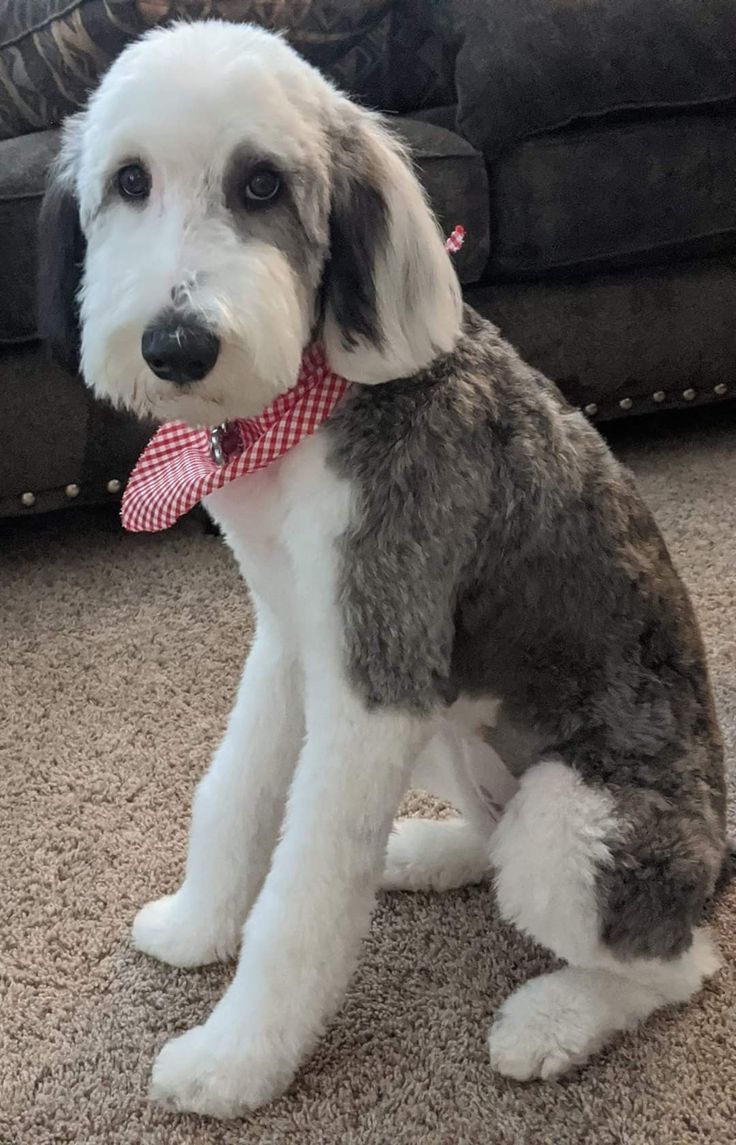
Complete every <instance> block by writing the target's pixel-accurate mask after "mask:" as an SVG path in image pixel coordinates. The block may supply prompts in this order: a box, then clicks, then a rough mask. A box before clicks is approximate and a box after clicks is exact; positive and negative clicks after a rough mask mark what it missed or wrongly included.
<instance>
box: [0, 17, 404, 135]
mask: <svg viewBox="0 0 736 1145" xmlns="http://www.w3.org/2000/svg"><path fill="white" fill-rule="evenodd" d="M391 7H392V0H72V2H70V0H12V2H11V3H7V4H4V5H0V139H9V138H11V137H12V136H15V135H22V134H24V133H26V132H28V131H40V130H43V129H44V128H48V127H53V126H56V125H57V124H59V123H60V122H61V120H62V119H63V118H64V116H65V115H68V114H69V113H70V112H72V111H74V110H75V108H77V107H78V106H79V105H80V104H81V103H83V102H84V99H85V96H86V95H87V93H88V92H89V91H90V90H91V89H92V88H93V87H94V86H95V84H96V82H97V80H98V78H99V76H100V75H101V74H102V72H103V71H104V70H105V68H106V67H107V66H108V65H109V64H110V62H111V61H112V60H113V59H114V58H115V56H116V55H117V54H118V53H119V52H120V50H121V49H122V48H123V46H124V45H125V44H126V43H127V42H128V41H129V40H131V39H133V38H134V37H136V36H138V35H140V34H141V33H143V32H145V31H147V30H148V29H149V28H151V27H153V26H154V25H156V24H163V23H167V22H168V21H170V20H174V19H178V18H183V19H187V20H196V19H204V18H206V17H220V18H222V19H225V20H232V21H234V22H243V21H251V22H252V23H255V24H261V25H263V26H264V27H269V28H279V29H285V31H286V35H287V38H288V39H289V41H290V42H291V43H292V44H293V45H294V47H295V48H297V50H298V51H300V52H301V53H302V55H304V56H305V57H306V58H307V59H308V60H310V62H311V63H313V64H316V65H317V67H320V68H322V69H324V70H325V71H326V72H327V73H328V74H329V75H330V76H332V78H333V79H334V80H336V82H337V83H339V84H340V85H341V86H342V87H344V88H346V89H347V90H349V91H351V92H354V93H355V94H357V95H360V96H361V97H362V98H363V99H365V100H367V101H368V102H370V103H373V104H376V105H377V106H384V107H385V106H387V102H386V101H387V99H388V90H389V85H388V74H387V68H388V60H389V50H388V44H389V41H390V39H391V35H390V29H391V19H392V14H391Z"/></svg>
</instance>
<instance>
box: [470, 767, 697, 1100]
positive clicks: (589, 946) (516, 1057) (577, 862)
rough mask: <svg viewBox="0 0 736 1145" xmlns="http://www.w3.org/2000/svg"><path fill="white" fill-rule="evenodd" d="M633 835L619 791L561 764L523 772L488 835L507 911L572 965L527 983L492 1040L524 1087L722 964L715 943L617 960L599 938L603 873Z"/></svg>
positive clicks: (499, 1063)
mask: <svg viewBox="0 0 736 1145" xmlns="http://www.w3.org/2000/svg"><path fill="white" fill-rule="evenodd" d="M622 830H625V824H622V823H621V822H620V821H619V820H617V819H616V817H615V815H614V808H613V800H612V798H611V796H610V795H609V794H608V793H606V792H604V791H600V790H594V789H593V788H591V787H588V786H586V785H585V784H584V783H583V782H582V780H581V779H580V778H579V776H577V775H576V774H575V772H574V771H573V770H572V769H571V768H569V767H567V766H566V765H565V764H564V763H562V762H560V761H547V762H543V763H539V764H537V765H536V766H535V767H532V768H530V770H529V771H528V772H527V773H526V774H525V775H524V778H523V779H522V781H521V787H520V790H519V792H518V793H517V794H516V795H515V796H514V798H513V799H512V800H511V802H510V804H509V806H508V807H507V809H506V813H505V815H504V817H503V819H502V820H501V823H500V825H499V827H498V829H497V830H496V832H495V833H494V835H493V837H492V840H491V855H492V859H493V862H494V865H495V868H496V888H497V894H498V904H499V908H500V910H501V913H502V915H503V916H504V917H505V918H506V919H507V920H508V921H510V922H514V923H516V925H517V926H518V927H520V929H521V930H523V931H524V932H525V933H526V934H528V935H529V936H530V937H531V938H533V939H535V940H536V941H537V942H541V943H543V944H544V945H545V946H547V947H548V948H549V949H550V950H552V951H553V953H554V954H556V955H557V956H558V957H560V958H564V959H566V960H567V961H568V962H570V963H571V965H570V966H569V967H566V968H565V969H563V970H557V971H555V972H553V973H551V974H544V975H541V976H540V977H539V978H535V979H533V980H532V981H531V982H527V983H526V984H525V985H523V986H521V987H519V989H518V990H516V991H515V992H514V993H513V994H512V995H511V997H510V998H509V999H508V1000H507V1001H506V1002H505V1004H504V1005H503V1006H502V1007H501V1010H500V1011H499V1014H498V1016H497V1018H496V1021H495V1023H494V1025H493V1027H492V1029H491V1033H490V1036H489V1043H488V1044H489V1050H490V1056H491V1064H492V1065H493V1066H494V1068H496V1069H497V1070H499V1072H500V1073H504V1074H507V1075H508V1076H509V1077H514V1078H516V1079H517V1080H527V1079H530V1078H533V1077H542V1078H552V1077H557V1076H558V1075H559V1074H562V1073H564V1072H566V1071H567V1070H569V1069H571V1068H572V1067H574V1066H576V1065H580V1064H582V1063H583V1062H584V1061H586V1060H587V1059H588V1057H590V1055H591V1054H592V1053H594V1052H595V1051H596V1050H598V1049H600V1047H601V1046H602V1045H604V1044H605V1043H606V1042H607V1041H608V1040H609V1039H610V1038H611V1037H612V1036H613V1035H614V1034H615V1033H617V1032H618V1031H621V1030H627V1029H633V1028H634V1027H635V1026H636V1025H638V1024H639V1022H641V1021H643V1020H644V1019H645V1018H646V1017H648V1016H649V1014H651V1013H652V1012H653V1011H654V1010H656V1009H659V1008H660V1007H661V1006H666V1005H669V1004H671V1003H676V1002H684V1001H686V1000H687V999H688V998H689V997H690V996H691V995H692V994H693V993H695V991H696V990H698V989H700V987H701V985H702V983H703V981H704V979H705V978H707V977H709V976H710V975H711V974H713V973H714V972H715V971H716V970H717V969H718V965H719V960H718V956H717V955H716V953H715V951H714V949H713V947H712V944H711V942H710V939H709V937H708V936H707V934H706V933H705V932H704V931H701V932H699V933H697V934H696V935H695V939H694V942H693V945H692V947H691V948H690V949H689V950H688V951H686V952H685V953H684V954H682V955H680V957H679V958H676V959H673V960H672V961H669V962H665V961H662V960H660V959H631V960H630V961H621V960H619V959H617V958H616V957H615V956H614V955H613V954H612V953H611V952H610V951H609V950H608V949H607V948H606V947H604V946H603V945H602V943H601V942H600V939H599V934H598V930H599V924H598V909H597V903H596V893H595V880H596V871H597V869H599V868H600V867H601V866H602V865H605V864H606V863H607V862H608V861H609V860H610V852H609V849H608V846H607V841H612V840H613V839H615V838H616V837H617V836H618V835H619V833H620V832H621V831H622Z"/></svg>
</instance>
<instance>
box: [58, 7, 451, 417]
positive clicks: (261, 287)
mask: <svg viewBox="0 0 736 1145" xmlns="http://www.w3.org/2000/svg"><path fill="white" fill-rule="evenodd" d="M39 294H40V305H41V327H42V332H43V333H44V334H45V335H46V336H47V338H48V339H49V341H50V342H51V343H52V346H53V348H54V349H55V351H56V353H57V354H58V355H59V356H60V357H62V358H64V359H65V360H66V361H67V362H70V361H71V362H73V361H74V360H75V356H76V355H78V361H79V363H80V365H81V370H82V373H83V374H84V376H85V378H86V380H87V382H88V384H89V385H90V386H92V387H93V388H94V389H95V391H96V392H97V393H98V394H100V395H103V396H106V397H108V398H110V399H112V401H113V402H115V403H118V404H124V405H127V406H129V407H131V408H133V409H135V410H136V411H137V412H138V413H140V414H143V415H148V416H153V417H157V418H161V419H165V418H172V417H173V418H182V419H185V420H188V421H190V422H191V423H193V424H213V423H216V422H220V421H223V420H225V419H228V418H234V417H248V416H251V415H253V414H255V413H258V412H260V410H261V409H262V408H263V407H264V405H266V404H267V403H268V402H269V401H271V400H272V399H273V397H274V396H275V395H276V394H277V393H280V392H282V391H284V390H286V389H288V388H289V387H290V386H291V385H293V384H294V382H295V380H296V376H297V372H298V367H299V362H300V359H301V355H302V351H303V349H304V347H305V346H306V345H307V344H308V343H309V342H310V340H312V339H313V338H315V337H316V338H319V339H321V340H322V341H323V343H324V345H325V349H326V351H327V356H328V359H329V361H330V364H331V366H332V368H333V369H334V370H336V371H337V372H338V373H341V374H343V375H344V376H345V377H347V378H349V379H351V380H353V381H358V382H366V383H375V382H383V381H386V380H388V379H390V378H395V377H402V376H406V375H409V374H412V373H415V372H416V371H417V370H419V369H421V368H422V367H423V366H425V365H427V364H428V363H429V362H430V361H431V360H432V358H434V357H435V356H436V355H437V354H438V353H442V352H446V351H448V350H450V349H451V348H452V346H453V344H454V342H455V340H456V338H457V335H458V331H459V326H460V291H459V287H458V283H457V278H456V276H455V273H454V271H453V269H452V266H451V263H450V259H449V258H448V256H447V254H446V253H445V251H444V249H443V244H442V238H441V235H440V234H439V231H438V228H437V224H436V222H435V220H434V218H433V216H432V214H431V212H430V211H429V209H428V207H427V205H426V202H425V199H424V196H423V194H422V191H421V189H420V187H419V185H418V184H417V181H416V179H415V177H414V175H413V174H412V172H411V169H410V166H409V164H408V163H407V161H406V158H405V156H404V154H403V152H402V149H401V147H400V146H399V145H398V143H397V142H396V141H395V140H394V139H393V137H392V136H391V135H390V134H389V133H388V132H387V131H386V129H385V128H384V127H383V125H382V123H381V121H380V119H379V118H378V117H377V116H375V115H373V114H372V113H370V112H367V111H364V110H362V109H360V108H358V107H356V106H355V105H354V104H353V103H351V102H350V101H349V100H348V99H347V98H346V97H345V96H343V95H342V94H340V93H339V92H337V91H336V90H335V89H334V88H333V87H332V86H331V85H330V84H329V83H328V82H327V81H326V80H325V79H324V78H323V77H322V76H321V75H320V74H319V73H318V72H317V71H315V70H314V69H313V68H312V67H310V66H309V64H307V63H305V62H304V60H302V59H301V58H300V57H299V56H297V55H296V53H295V52H293V51H292V50H291V48H289V46H288V45H287V44H286V43H285V42H284V41H283V40H282V39H280V38H279V37H278V36H275V35H272V34H270V33H268V32H264V31H262V30H261V29H258V28H255V27H251V26H247V25H233V24H225V23H220V22H218V21H211V22H205V23H199V24H181V25H177V26H175V27H173V28H169V29H166V30H158V31H155V32H153V33H151V34H149V35H148V36H146V37H145V38H144V39H143V40H140V41H138V42H137V43H135V44H133V45H131V46H130V47H129V48H127V49H126V50H125V51H124V52H123V53H122V55H121V56H120V57H119V58H118V60H117V61H116V62H115V63H114V64H113V66H112V67H111V68H110V70H109V72H108V73H107V74H106V76H105V78H104V79H103V80H102V83H101V84H100V87H99V88H98V90H97V91H96V92H95V94H94V95H93V96H92V98H91V100H90V102H89V105H88V107H87V108H86V110H84V111H83V112H81V113H80V114H79V115H76V116H74V117H73V118H72V119H71V120H69V121H68V122H67V124H66V127H65V131H64V142H63V146H62V151H61V154H60V157H59V160H58V162H57V164H56V167H55V170H54V172H53V173H52V177H51V180H50V184H49V189H48V192H47V195H46V199H45V203H44V208H43V211H42V224H41V261H40V279H39Z"/></svg>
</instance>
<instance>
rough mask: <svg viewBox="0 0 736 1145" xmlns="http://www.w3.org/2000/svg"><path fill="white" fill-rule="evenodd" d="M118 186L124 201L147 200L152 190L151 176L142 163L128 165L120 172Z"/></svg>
mask: <svg viewBox="0 0 736 1145" xmlns="http://www.w3.org/2000/svg"><path fill="white" fill-rule="evenodd" d="M117 184H118V190H119V192H120V194H121V195H122V197H123V198H124V199H145V198H146V196H147V195H148V192H149V191H150V190H151V176H150V175H149V174H148V172H147V171H146V169H145V167H143V166H141V164H140V163H128V164H126V166H125V167H121V168H120V170H119V171H118V174H117Z"/></svg>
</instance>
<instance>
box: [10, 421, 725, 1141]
mask: <svg viewBox="0 0 736 1145" xmlns="http://www.w3.org/2000/svg"><path fill="white" fill-rule="evenodd" d="M611 438H612V441H613V443H614V446H615V448H616V449H617V451H618V452H619V453H620V454H621V456H622V457H624V458H625V460H627V461H628V462H629V463H630V464H631V465H632V466H633V468H634V469H635V471H636V473H637V475H638V478H639V481H640V484H641V488H642V490H643V492H644V494H645V496H646V498H647V500H648V501H649V503H650V505H651V506H652V508H653V509H654V511H655V513H656V515H657V518H658V520H659V522H660V524H661V526H662V528H663V530H664V532H665V534H666V538H667V540H668V542H669V545H670V547H671V550H672V552H673V555H674V557H675V559H676V561H677V564H678V565H679V567H680V569H681V571H682V573H683V574H684V576H685V577H686V579H687V581H688V583H689V584H690V587H691V589H692V594H693V597H694V599H695V603H696V606H697V609H698V612H699V615H700V618H701V622H702V626H703V631H704V634H705V638H706V641H707V645H708V650H709V654H710V660H711V666H712V674H713V681H714V686H715V691H716V697H717V703H718V707H719V712H720V716H721V720H722V723H723V727H724V731H725V734H726V740H727V746H728V752H729V758H730V759H731V760H733V759H734V756H735V755H736V742H735V741H736V413H735V412H734V410H733V408H729V407H725V406H722V407H719V408H718V409H717V410H713V411H708V412H706V413H705V414H695V413H693V412H691V411H687V413H686V414H684V415H678V416H673V417H671V418H669V419H666V420H665V421H664V422H663V421H661V420H660V421H658V422H654V423H652V422H649V423H645V422H638V423H636V424H633V425H631V426H622V427H621V426H620V427H618V428H616V429H614V430H612V431H611ZM0 600H1V601H2V612H1V613H0V639H1V646H2V656H1V657H0V696H1V697H2V723H1V724H0V823H1V824H2V829H1V830H0V904H1V907H2V940H1V942H0V1061H1V1062H2V1068H1V1069H0V1142H1V1143H2V1145H47V1143H48V1145H50V1143H54V1145H56V1143H60V1142H69V1143H72V1142H74V1143H75V1145H103V1143H104V1145H184V1143H188V1145H190V1143H196V1145H204V1143H209V1142H218V1143H223V1145H231V1143H232V1145H234V1143H235V1142H237V1143H238V1145H244V1143H245V1145H247V1143H250V1142H254V1143H255V1142H258V1143H259V1145H261V1143H262V1145H270V1143H277V1142H294V1143H295V1145H332V1143H339V1145H384V1143H385V1145H417V1143H423V1145H424V1143H426V1145H496V1143H499V1145H501V1143H503V1145H539V1143H547V1142H549V1143H553V1145H568V1143H570V1145H571V1143H578V1142H593V1143H595V1145H613V1143H625V1145H644V1143H650V1142H654V1143H657V1145H659V1143H662V1145H665V1143H671V1145H686V1143H689V1142H700V1143H702V1142H713V1143H718V1145H724V1143H725V1142H727V1141H733V1140H734V1132H735V1131H734V1125H736V1052H735V1051H734V1046H735V1045H736V1005H734V1000H735V991H734V985H735V981H734V977H735V972H734V967H735V964H736V923H735V919H736V885H735V886H733V887H732V889H730V891H728V892H727V894H726V895H725V896H724V897H723V898H722V899H721V901H720V903H719V904H718V906H717V908H716V909H715V912H714V918H713V923H714V927H715V930H716V933H717V935H718V938H719V942H720V945H721V948H722V950H723V952H724V953H725V955H726V957H727V959H728V961H727V964H726V967H725V969H724V970H723V971H722V972H721V973H720V974H719V976H718V977H717V978H716V979H715V980H714V981H713V982H712V983H711V984H710V985H709V986H708V988H707V989H706V991H705V992H704V994H703V995H702V996H701V997H699V998H698V999H697V1001H696V1002H695V1003H694V1004H693V1005H691V1006H690V1007H689V1008H688V1009H686V1010H682V1011H675V1012H670V1013H666V1014H660V1015H659V1016H657V1017H656V1018H655V1019H654V1020H653V1021H651V1022H650V1023H649V1024H648V1025H647V1026H646V1027H645V1028H644V1029H642V1030H641V1031H639V1032H638V1033H636V1034H635V1035H632V1036H628V1037H626V1038H625V1039H623V1040H622V1041H621V1042H620V1043H619V1044H618V1045H616V1046H615V1047H612V1048H610V1049H609V1050H607V1051H605V1052H604V1053H603V1054H601V1055H600V1056H599V1057H598V1058H597V1059H596V1060H595V1061H594V1062H593V1063H592V1064H591V1065H590V1066H589V1067H588V1068H587V1069H585V1070H584V1071H583V1072H581V1073H580V1074H579V1075H577V1076H574V1077H571V1078H569V1079H568V1080H565V1081H562V1082H559V1083H557V1084H543V1083H535V1084H532V1085H528V1086H521V1085H518V1084H515V1083H512V1082H509V1081H506V1080H504V1079H502V1078H499V1077H497V1076H494V1074H493V1073H492V1072H491V1071H490V1069H489V1067H488V1064H487V1060H486V1053H485V1033H486V1029H487V1027H488V1024H489V1019H490V1016H491V1014H492V1012H493V1010H494V1008H495V1007H496V1006H498V1004H499V1003H500V1002H501V1000H502V999H503V998H504V997H505V995H506V994H508V993H509V991H510V990H511V989H513V987H514V986H515V985H516V984H518V983H519V982H521V981H523V980H525V979H526V978H528V977H529V976H530V975H532V974H536V973H538V972H539V971H540V970H543V969H544V968H545V967H546V966H547V965H548V959H547V956H546V955H545V953H544V952H543V951H541V950H539V949H535V948H534V947H532V946H531V945H530V944H529V943H528V942H526V941H525V940H523V939H522V938H521V937H519V936H518V935H517V934H515V933H514V932H513V930H512V929H510V928H509V927H507V926H505V925H503V924H502V923H501V922H500V921H499V920H498V918H497V916H496V913H495V909H494V905H493V896H492V893H491V890H490V889H489V888H488V887H479V888H473V889H470V890H466V891H460V892H457V893H451V894H448V895H446V896H444V897H433V896H425V895H417V896H411V895H399V894H394V895H386V896H384V897H383V899H382V901H381V903H380V906H379V909H378V912H377V915H376V918H375V922H374V926H373V929H372V932H371V935H370V938H369V939H368V941H367V943H366V946H365V951H364V954H363V958H362V961H361V965H360V970H359V972H358V975H357V977H356V979H355V981H354V983H353V985H352V987H351V990H350V994H349V997H348V999H347V1002H346V1004H345V1007H344V1009H343V1010H342V1012H341V1014H340V1015H339V1017H338V1019H337V1020H336V1022H335V1023H334V1025H333V1027H332V1028H331V1030H330V1032H329V1035H328V1036H327V1038H326V1039H325V1041H324V1042H323V1044H322V1045H321V1046H320V1048H319V1050H318V1051H317V1053H316V1055H315V1056H314V1058H313V1059H312V1061H311V1062H310V1063H309V1064H308V1065H307V1066H306V1068H305V1069H304V1070H303V1072H302V1073H301V1075H300V1076H299V1078H298V1081H297V1083H296V1084H295V1085H294V1086H293V1087H292V1089H291V1091H290V1092H289V1093H288V1094H287V1095H286V1096H285V1097H284V1098H282V1099H281V1100H280V1101H278V1102H277V1103H276V1104H274V1105H273V1106H272V1107H270V1108H268V1109H265V1110H264V1111H262V1112H261V1113H258V1114H256V1115H254V1116H252V1117H251V1118H248V1119H245V1120H244V1121H241V1122H239V1123H236V1124H233V1125H220V1124H218V1123H213V1122H205V1121H202V1120H200V1119H198V1118H196V1117H175V1116H172V1115H170V1114H167V1113H165V1112H162V1111H160V1110H158V1109H156V1108H153V1107H152V1106H150V1105H149V1104H148V1103H147V1101H146V1085H147V1076H148V1071H149V1068H150V1064H151V1061H152V1058H153V1055H154V1053H155V1051H156V1050H157V1048H158V1047H159V1046H160V1045H161V1044H162V1042H163V1041H164V1040H165V1039H166V1038H167V1036H168V1035H169V1034H170V1033H172V1032H173V1031H176V1030H181V1029H183V1028H184V1027H186V1026H189V1025H191V1024H192V1023H196V1022H198V1021H200V1020H202V1018H203V1017H204V1016H205V1015H206V1013H207V1012H208V1010H209V1008H210V1007H211V1005H212V1003H213V1001H214V1000H215V999H216V998H217V996H218V995H219V994H220V993H221V992H222V990H223V987H224V985H225V983H226V982H227V980H228V977H229V975H230V973H231V968H228V967H217V968H213V969H206V970H202V971H194V972H182V971H176V970H172V969H168V968H166V967H164V966H161V965H159V964H157V963H154V962H152V961H150V960H148V959H146V958H144V957H142V956H140V955H137V954H136V953H135V952H134V951H133V950H132V949H131V947H130V944H129V941H128V928H129V925H130V921H131V919H132V917H133V914H134V912H135V910H136V908H137V907H138V906H139V905H140V904H141V903H143V902H144V901H146V900H147V899H149V898H150V897H152V896H153V895H157V894H159V893H163V892H164V891H167V890H170V889H172V888H174V887H175V886H176V884H177V881H178V879H179V876H180V874H181V870H182V863H183V857H184V847H185V839H186V828H187V819H188V808H189V802H190V797H191V793H192V789H193V787H194V784H195V782H196V780H197V777H198V776H199V775H200V773H201V772H202V769H203V768H204V767H205V765H206V763H207V760H208V756H209V754H210V752H211V750H212V747H213V745H214V744H215V743H216V741H217V738H218V736H219V735H220V733H221V731H222V729H223V725H224V721H225V718H226V714H227V710H228V706H229V704H230V702H231V699H232V696H233V693H234V689H235V686H236V683H237V680H238V674H239V670H240V666H241V661H242V660H243V657H244V655H245V651H246V648H247V645H248V640H249V638H250V635H251V619H250V614H249V611H248V604H247V600H246V597H245V594H244V592H243V590H242V588H241V586H240V584H239V583H238V578H237V575H236V572H235V569H234V567H233V563H232V561H231V559H230V556H229V555H228V553H227V551H226V550H225V548H224V546H223V545H222V543H221V542H220V540H219V539H218V538H216V537H212V536H207V535H205V534H204V532H203V531H202V529H201V528H200V527H199V526H198V525H196V524H195V523H193V522H191V521H190V522H185V523H183V524H182V525H180V526H178V527H177V528H175V529H174V530H172V531H171V532H170V533H168V534H166V535H163V536H151V537H147V536H128V535H124V534H122V533H121V532H120V530H119V529H118V526H117V523H116V520H115V518H114V517H113V516H111V515H110V514H109V513H108V512H103V511H86V512H85V511H76V512H70V513H68V514H58V515H55V516H51V517H49V518H47V519H37V520H34V521H30V520H24V521H21V522H18V521H16V522H3V523H0ZM421 809H422V804H421V801H420V800H415V801H414V802H413V804H410V805H409V810H414V811H417V810H421Z"/></svg>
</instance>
